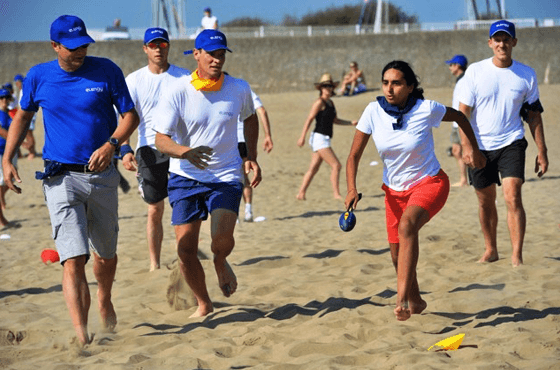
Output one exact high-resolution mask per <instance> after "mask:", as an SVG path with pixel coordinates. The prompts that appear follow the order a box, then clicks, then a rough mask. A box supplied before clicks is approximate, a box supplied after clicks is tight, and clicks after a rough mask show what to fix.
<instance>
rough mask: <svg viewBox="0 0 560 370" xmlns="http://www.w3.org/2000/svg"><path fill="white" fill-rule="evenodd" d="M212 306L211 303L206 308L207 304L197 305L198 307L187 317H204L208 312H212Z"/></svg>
mask: <svg viewBox="0 0 560 370" xmlns="http://www.w3.org/2000/svg"><path fill="white" fill-rule="evenodd" d="M213 311H214V308H213V307H212V305H210V307H209V308H208V306H198V308H197V309H196V311H195V312H194V313H193V314H192V315H190V316H189V318H195V317H204V316H206V315H208V314H209V313H210V312H213Z"/></svg>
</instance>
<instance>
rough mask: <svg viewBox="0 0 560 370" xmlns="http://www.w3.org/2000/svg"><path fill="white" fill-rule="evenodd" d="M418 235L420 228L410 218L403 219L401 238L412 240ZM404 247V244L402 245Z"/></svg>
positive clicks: (401, 221) (400, 224)
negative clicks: (411, 238)
mask: <svg viewBox="0 0 560 370" xmlns="http://www.w3.org/2000/svg"><path fill="white" fill-rule="evenodd" d="M417 235H418V227H417V226H416V224H415V223H414V222H412V221H411V220H410V219H409V218H405V217H403V218H402V219H401V220H400V222H399V238H410V237H416V236H417ZM401 247H402V243H401Z"/></svg>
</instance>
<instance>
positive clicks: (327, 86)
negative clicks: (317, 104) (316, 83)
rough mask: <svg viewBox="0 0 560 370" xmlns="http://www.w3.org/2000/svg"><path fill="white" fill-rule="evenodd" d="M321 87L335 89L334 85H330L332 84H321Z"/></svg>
mask: <svg viewBox="0 0 560 370" xmlns="http://www.w3.org/2000/svg"><path fill="white" fill-rule="evenodd" d="M321 87H326V88H331V89H334V85H330V84H326V85H321Z"/></svg>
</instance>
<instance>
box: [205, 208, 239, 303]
mask: <svg viewBox="0 0 560 370" xmlns="http://www.w3.org/2000/svg"><path fill="white" fill-rule="evenodd" d="M236 220H237V215H236V214H235V213H234V212H233V211H230V210H228V209H223V208H218V209H216V210H214V211H212V213H211V236H212V253H213V254H214V268H215V269H216V274H217V275H218V284H219V285H220V289H222V292H223V293H224V295H225V296H226V297H229V296H230V295H232V294H233V293H234V292H235V290H236V289H237V279H236V277H235V274H234V273H233V270H232V269H231V266H230V265H229V264H228V262H227V260H226V258H227V256H229V255H230V253H231V251H232V250H233V246H234V245H235V240H234V238H233V230H234V229H235V221H236Z"/></svg>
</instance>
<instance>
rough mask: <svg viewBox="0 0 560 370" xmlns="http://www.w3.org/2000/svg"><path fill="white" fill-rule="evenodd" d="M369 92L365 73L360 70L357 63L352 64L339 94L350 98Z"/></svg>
mask: <svg viewBox="0 0 560 370" xmlns="http://www.w3.org/2000/svg"><path fill="white" fill-rule="evenodd" d="M366 90H367V87H366V78H365V76H364V71H362V70H361V69H359V68H358V63H357V62H351V63H350V71H348V73H347V74H346V75H344V78H343V79H342V83H341V84H340V90H339V94H340V95H344V96H348V95H356V94H359V93H363V92H365V91H366Z"/></svg>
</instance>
